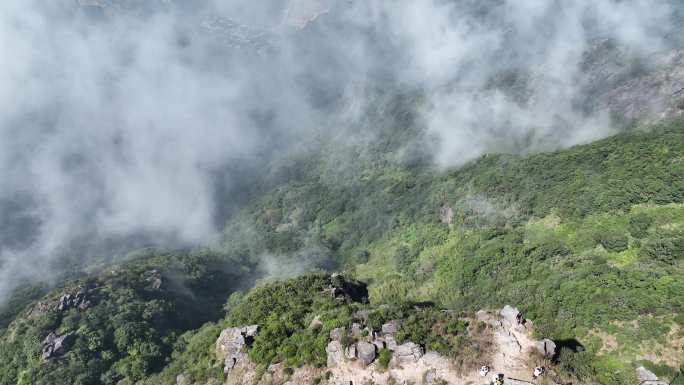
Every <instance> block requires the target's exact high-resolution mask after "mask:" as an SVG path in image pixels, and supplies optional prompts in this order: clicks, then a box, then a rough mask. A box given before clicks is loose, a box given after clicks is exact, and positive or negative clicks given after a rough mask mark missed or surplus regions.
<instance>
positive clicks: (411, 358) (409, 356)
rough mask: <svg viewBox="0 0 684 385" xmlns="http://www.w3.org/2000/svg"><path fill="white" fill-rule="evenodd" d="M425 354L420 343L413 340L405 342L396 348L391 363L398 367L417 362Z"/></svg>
mask: <svg viewBox="0 0 684 385" xmlns="http://www.w3.org/2000/svg"><path fill="white" fill-rule="evenodd" d="M423 354H424V352H423V348H422V347H421V346H420V345H418V344H416V343H413V342H406V343H403V344H401V345H398V346H397V347H396V348H395V349H394V354H393V356H392V362H391V365H392V366H393V367H396V366H398V365H403V364H409V363H413V362H417V361H418V360H419V359H420V358H421V357H422V356H423Z"/></svg>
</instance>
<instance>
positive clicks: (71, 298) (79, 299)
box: [55, 286, 99, 312]
mask: <svg viewBox="0 0 684 385" xmlns="http://www.w3.org/2000/svg"><path fill="white" fill-rule="evenodd" d="M98 289H99V287H97V286H96V287H91V288H89V289H86V288H82V289H80V290H78V291H77V292H76V294H70V293H67V294H64V295H62V296H61V297H60V298H59V303H58V304H57V306H55V310H57V311H60V312H62V311H67V310H69V309H75V308H76V309H79V310H86V309H89V308H91V307H92V306H93V305H94V302H95V297H94V293H95V291H96V290H98Z"/></svg>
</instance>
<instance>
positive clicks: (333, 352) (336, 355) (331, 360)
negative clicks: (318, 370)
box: [325, 341, 343, 368]
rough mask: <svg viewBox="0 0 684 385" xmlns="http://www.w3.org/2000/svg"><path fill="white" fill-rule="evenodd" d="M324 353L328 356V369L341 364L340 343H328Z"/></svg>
mask: <svg viewBox="0 0 684 385" xmlns="http://www.w3.org/2000/svg"><path fill="white" fill-rule="evenodd" d="M325 352H326V353H327V354H328V361H327V364H328V367H329V368H333V367H335V366H337V364H338V363H340V362H342V356H343V350H342V344H341V343H340V341H330V343H328V346H326V347H325Z"/></svg>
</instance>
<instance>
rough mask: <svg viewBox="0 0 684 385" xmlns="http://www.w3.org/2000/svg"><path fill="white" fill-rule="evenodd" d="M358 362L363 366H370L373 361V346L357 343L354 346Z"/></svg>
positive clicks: (366, 343)
mask: <svg viewBox="0 0 684 385" xmlns="http://www.w3.org/2000/svg"><path fill="white" fill-rule="evenodd" d="M356 349H357V356H358V358H359V361H361V362H362V363H363V364H364V365H370V364H371V362H373V361H374V360H375V345H373V344H370V343H368V342H359V343H358V344H357V345H356Z"/></svg>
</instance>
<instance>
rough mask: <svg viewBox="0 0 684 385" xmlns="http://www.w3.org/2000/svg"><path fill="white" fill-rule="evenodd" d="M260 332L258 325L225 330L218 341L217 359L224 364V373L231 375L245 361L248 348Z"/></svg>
mask: <svg viewBox="0 0 684 385" xmlns="http://www.w3.org/2000/svg"><path fill="white" fill-rule="evenodd" d="M258 330H259V326H258V325H252V326H245V327H241V328H229V329H225V330H223V331H222V332H221V334H220V335H219V338H218V339H217V340H216V358H218V359H219V360H222V361H223V362H224V366H223V371H224V373H226V374H227V373H229V372H230V371H231V370H232V369H233V368H234V367H235V365H237V363H238V362H239V361H240V360H242V359H244V358H245V357H246V356H247V354H246V352H245V347H247V346H248V345H249V344H250V343H251V341H252V339H253V338H254V336H256V333H257V331H258Z"/></svg>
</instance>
